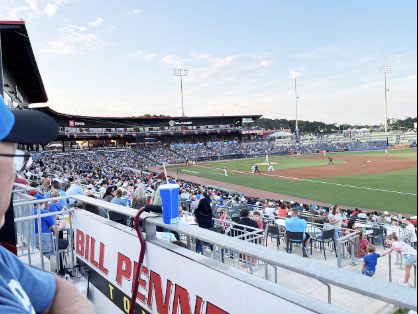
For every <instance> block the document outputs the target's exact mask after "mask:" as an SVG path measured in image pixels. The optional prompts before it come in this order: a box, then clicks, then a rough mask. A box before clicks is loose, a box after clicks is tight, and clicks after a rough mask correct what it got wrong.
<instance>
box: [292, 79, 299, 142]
mask: <svg viewBox="0 0 418 314" xmlns="http://www.w3.org/2000/svg"><path fill="white" fill-rule="evenodd" d="M290 74H291V75H292V76H293V79H294V80H295V99H296V141H297V142H299V118H298V115H299V112H298V99H299V96H298V85H297V79H298V77H299V76H300V72H297V71H291V72H290Z"/></svg>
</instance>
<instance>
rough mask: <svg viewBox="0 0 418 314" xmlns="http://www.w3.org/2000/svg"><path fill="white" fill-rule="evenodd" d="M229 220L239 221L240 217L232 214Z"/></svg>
mask: <svg viewBox="0 0 418 314" xmlns="http://www.w3.org/2000/svg"><path fill="white" fill-rule="evenodd" d="M231 220H232V222H235V223H239V222H240V221H241V218H240V217H239V216H233V217H232V218H231Z"/></svg>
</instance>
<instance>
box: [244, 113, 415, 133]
mask: <svg viewBox="0 0 418 314" xmlns="http://www.w3.org/2000/svg"><path fill="white" fill-rule="evenodd" d="M416 122H417V118H416V117H415V118H411V117H409V118H406V119H404V120H402V119H390V120H389V129H391V130H399V129H401V130H405V129H413V128H414V123H416ZM244 127H260V128H263V129H265V130H282V129H288V130H291V131H292V132H294V131H295V130H296V120H286V119H267V118H261V119H259V120H257V121H256V122H255V123H251V124H244ZM350 128H351V129H363V128H366V129H369V130H370V131H371V132H373V131H376V130H377V129H380V128H382V125H353V124H337V123H332V124H328V123H325V122H319V121H313V122H312V121H305V120H299V130H300V132H301V133H306V134H309V133H313V134H318V133H334V132H339V131H343V130H348V129H350Z"/></svg>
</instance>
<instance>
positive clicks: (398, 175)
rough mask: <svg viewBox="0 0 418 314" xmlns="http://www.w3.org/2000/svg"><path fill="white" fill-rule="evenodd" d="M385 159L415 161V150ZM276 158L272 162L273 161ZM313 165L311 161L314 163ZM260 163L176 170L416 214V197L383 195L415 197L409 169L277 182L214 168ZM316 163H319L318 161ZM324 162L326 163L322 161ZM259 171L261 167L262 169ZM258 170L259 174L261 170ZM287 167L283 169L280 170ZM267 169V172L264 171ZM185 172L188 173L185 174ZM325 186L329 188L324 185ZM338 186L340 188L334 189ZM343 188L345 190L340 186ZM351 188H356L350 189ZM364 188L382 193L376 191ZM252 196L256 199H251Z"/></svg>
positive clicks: (282, 162) (294, 164)
mask: <svg viewBox="0 0 418 314" xmlns="http://www.w3.org/2000/svg"><path fill="white" fill-rule="evenodd" d="M346 154H347V155H363V156H365V155H366V156H376V155H382V156H383V155H384V152H380V151H379V152H354V153H346ZM338 155H340V156H341V155H342V154H338ZM389 157H400V158H411V159H415V160H416V159H417V150H416V149H409V150H399V151H390V152H389ZM275 160H276V158H272V161H275ZM278 160H279V169H288V168H299V167H310V166H314V165H315V166H317V165H318V164H310V162H311V161H312V160H306V159H297V158H278ZM314 161H315V160H314ZM264 162H265V160H264V159H259V160H240V161H231V162H221V163H218V162H217V163H208V164H206V165H208V166H210V167H213V168H214V169H208V168H188V169H185V168H183V167H180V168H179V167H175V168H174V170H175V169H176V168H179V169H181V170H182V171H183V173H185V174H190V175H194V176H198V177H204V178H208V179H213V180H217V181H222V182H228V183H233V184H237V185H243V186H247V187H252V188H256V189H260V190H265V191H270V192H276V193H280V194H286V195H289V196H294V197H301V198H306V199H310V200H314V201H319V202H325V203H335V204H340V205H345V206H352V207H361V208H369V209H376V210H389V211H394V212H401V213H409V214H414V213H415V214H416V212H417V196H416V195H405V194H397V193H390V192H387V191H396V192H402V193H412V194H416V193H417V168H416V167H415V168H411V169H406V170H400V171H391V172H385V173H378V174H371V175H360V176H349V177H335V178H321V179H312V180H309V181H289V180H284V179H279V178H271V177H265V176H252V175H243V174H234V173H230V176H229V177H225V176H224V175H223V170H216V169H215V168H223V167H224V166H225V165H227V166H228V168H229V169H230V170H240V171H249V169H250V168H251V166H252V165H254V164H256V163H264ZM319 162H322V161H321V160H319ZM324 162H327V161H326V160H325V161H324ZM262 167H263V166H262ZM262 167H260V168H261V170H264V169H263V168H262ZM280 167H287V168H280ZM266 169H267V168H266ZM185 171H189V173H187V172H185ZM323 182H325V183H329V184H324V183H323ZM335 184H340V185H335ZM341 185H347V186H341ZM351 186H355V187H358V188H354V187H351ZM365 188H372V189H379V190H386V191H376V190H368V189H365ZM254 196H256V195H254Z"/></svg>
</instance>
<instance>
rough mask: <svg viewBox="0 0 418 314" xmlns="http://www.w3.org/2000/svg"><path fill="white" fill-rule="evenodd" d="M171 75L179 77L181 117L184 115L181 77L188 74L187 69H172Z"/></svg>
mask: <svg viewBox="0 0 418 314" xmlns="http://www.w3.org/2000/svg"><path fill="white" fill-rule="evenodd" d="M173 75H174V76H178V77H180V88H181V110H182V117H185V114H184V95H183V77H185V76H187V75H189V70H184V69H174V70H173Z"/></svg>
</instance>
